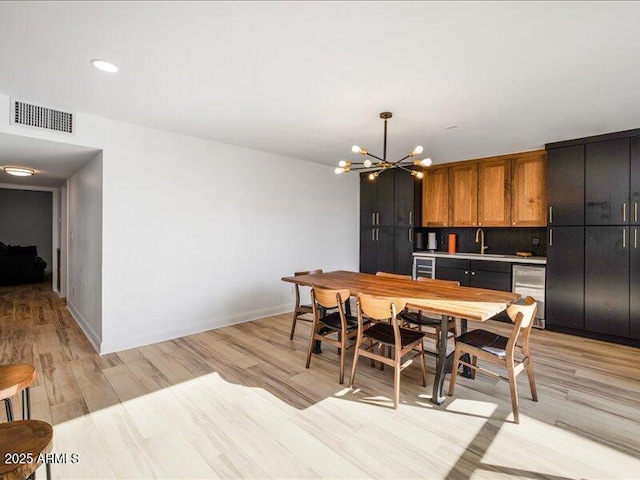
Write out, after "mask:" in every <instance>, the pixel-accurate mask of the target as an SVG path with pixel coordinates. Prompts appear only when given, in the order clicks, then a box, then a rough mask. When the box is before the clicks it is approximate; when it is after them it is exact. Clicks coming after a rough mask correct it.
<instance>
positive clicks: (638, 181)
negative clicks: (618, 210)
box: [629, 137, 640, 225]
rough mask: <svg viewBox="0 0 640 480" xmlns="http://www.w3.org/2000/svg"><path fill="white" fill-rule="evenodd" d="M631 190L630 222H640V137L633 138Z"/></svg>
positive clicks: (634, 223)
mask: <svg viewBox="0 0 640 480" xmlns="http://www.w3.org/2000/svg"><path fill="white" fill-rule="evenodd" d="M629 183H630V191H629V222H630V223H631V224H632V225H639V224H640V212H638V209H639V208H640V205H639V204H640V137H633V138H632V139H631V168H630V182H629Z"/></svg>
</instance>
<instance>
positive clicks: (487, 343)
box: [449, 297, 538, 423]
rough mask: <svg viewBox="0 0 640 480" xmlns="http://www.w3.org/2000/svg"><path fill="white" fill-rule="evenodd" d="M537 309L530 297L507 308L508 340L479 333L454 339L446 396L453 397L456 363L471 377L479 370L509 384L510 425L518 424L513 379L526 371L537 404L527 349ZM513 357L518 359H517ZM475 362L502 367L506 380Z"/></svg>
mask: <svg viewBox="0 0 640 480" xmlns="http://www.w3.org/2000/svg"><path fill="white" fill-rule="evenodd" d="M536 309H537V304H536V302H535V300H534V299H533V298H532V297H527V298H526V299H525V300H524V302H523V303H520V304H514V305H509V307H508V308H507V314H508V315H509V318H510V319H511V321H512V322H513V323H514V326H513V330H512V332H511V335H510V336H509V337H504V336H502V335H498V334H497V333H493V332H489V331H487V330H482V329H478V330H472V331H470V332H467V333H465V334H463V335H461V336H459V337H458V338H457V339H456V351H455V355H454V358H453V365H454V368H453V369H452V372H451V379H450V381H449V395H453V394H454V392H455V388H456V378H457V376H458V369H457V365H458V364H459V363H460V364H462V365H464V366H466V367H470V368H471V369H472V371H473V373H474V374H475V371H476V370H480V371H482V372H485V373H488V374H490V375H493V376H496V377H498V378H500V379H502V380H506V381H507V382H509V390H510V393H511V406H512V409H513V421H514V423H520V418H519V415H518V391H517V388H516V377H517V376H518V374H519V373H520V372H522V371H523V370H525V369H526V370H527V375H528V377H529V388H530V389H531V397H532V398H533V401H534V402H537V401H538V392H537V390H536V382H535V379H534V376H533V365H532V364H531V350H530V349H529V334H530V333H531V326H532V325H533V320H534V319H535V318H536ZM465 353H467V354H469V355H471V363H467V362H465V361H461V360H460V357H461V355H463V354H465ZM516 354H517V355H518V357H519V358H516ZM478 359H480V360H484V361H487V362H490V363H493V364H496V365H500V366H502V367H504V368H505V369H506V371H507V376H506V377H504V376H502V375H499V374H496V373H495V372H492V371H490V370H486V369H484V368H481V367H479V366H478V365H477V361H478Z"/></svg>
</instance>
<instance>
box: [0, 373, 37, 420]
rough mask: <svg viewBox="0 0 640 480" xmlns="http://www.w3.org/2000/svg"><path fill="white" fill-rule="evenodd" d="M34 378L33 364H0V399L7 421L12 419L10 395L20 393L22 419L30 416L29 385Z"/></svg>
mask: <svg viewBox="0 0 640 480" xmlns="http://www.w3.org/2000/svg"><path fill="white" fill-rule="evenodd" d="M35 379H36V369H35V367H34V366H33V365H28V364H15V365H0V400H4V407H5V410H6V412H7V421H8V422H11V421H12V420H15V419H14V416H13V407H12V405H11V397H12V396H14V395H17V394H18V393H22V419H23V420H28V419H29V418H31V392H30V389H29V387H30V386H31V384H32V383H33V381H34V380H35Z"/></svg>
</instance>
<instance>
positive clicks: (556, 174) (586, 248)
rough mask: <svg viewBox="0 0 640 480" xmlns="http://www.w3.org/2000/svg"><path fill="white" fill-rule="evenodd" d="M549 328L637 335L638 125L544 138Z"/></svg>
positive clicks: (625, 337) (631, 338) (633, 339)
mask: <svg viewBox="0 0 640 480" xmlns="http://www.w3.org/2000/svg"><path fill="white" fill-rule="evenodd" d="M547 152H548V157H547V158H548V168H547V176H548V177H547V192H548V194H547V195H548V205H549V225H548V228H549V232H548V239H549V240H548V241H549V245H548V248H547V324H548V326H549V328H550V329H556V330H561V331H563V330H565V331H569V332H571V333H578V334H583V335H586V336H591V337H597V338H603V339H607V340H612V341H619V342H621V343H638V342H637V341H638V340H640V244H639V239H638V229H639V227H640V222H639V212H638V208H639V205H638V204H639V203H640V130H632V131H626V132H618V133H613V134H608V135H600V136H597V137H589V138H584V139H579V140H570V141H566V142H558V143H554V144H549V145H547Z"/></svg>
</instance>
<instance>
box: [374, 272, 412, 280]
mask: <svg viewBox="0 0 640 480" xmlns="http://www.w3.org/2000/svg"><path fill="white" fill-rule="evenodd" d="M376 275H377V276H378V277H387V278H395V279H398V280H411V275H400V274H399V273H388V272H376Z"/></svg>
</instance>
